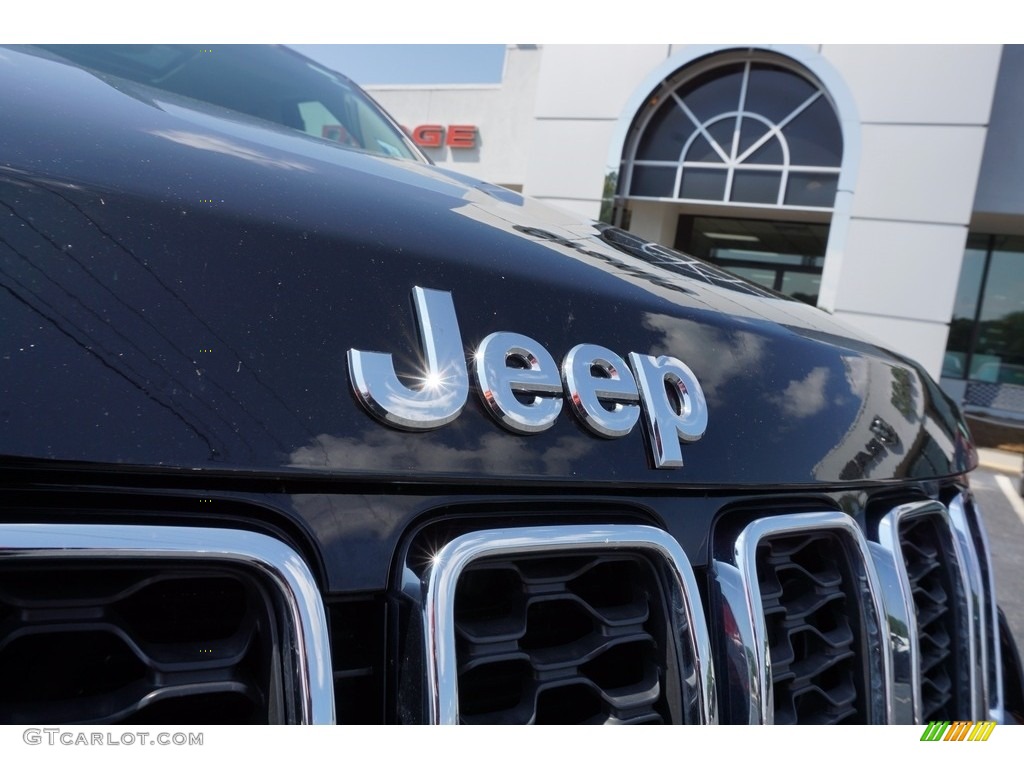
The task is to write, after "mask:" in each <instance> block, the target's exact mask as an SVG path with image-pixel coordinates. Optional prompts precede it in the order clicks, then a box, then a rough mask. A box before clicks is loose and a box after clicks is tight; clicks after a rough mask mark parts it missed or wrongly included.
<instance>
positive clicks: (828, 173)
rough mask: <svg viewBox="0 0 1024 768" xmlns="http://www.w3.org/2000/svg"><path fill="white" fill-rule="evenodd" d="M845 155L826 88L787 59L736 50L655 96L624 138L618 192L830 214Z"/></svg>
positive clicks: (676, 80) (688, 72) (637, 196)
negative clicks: (823, 88)
mask: <svg viewBox="0 0 1024 768" xmlns="http://www.w3.org/2000/svg"><path fill="white" fill-rule="evenodd" d="M842 155H843V138H842V131H841V130H840V127H839V121H838V119H837V118H836V113H835V110H834V109H833V107H832V104H831V103H830V101H829V99H828V97H827V95H826V94H825V92H824V91H823V90H822V88H821V87H820V86H819V85H817V84H816V83H815V82H813V81H812V80H811V79H810V78H809V77H807V76H805V75H803V74H801V73H799V72H798V71H797V70H796V69H795V68H794V67H793V66H792V65H789V64H788V62H787V61H786V60H784V59H782V57H777V56H772V55H770V54H743V55H739V56H738V55H737V54H729V55H728V57H727V58H726V59H725V60H723V59H717V60H715V61H714V62H711V63H710V64H709V63H708V62H707V61H705V62H704V64H703V65H698V66H697V67H694V68H689V69H687V70H684V71H683V72H681V73H679V74H678V75H677V76H676V77H675V78H673V79H671V80H669V81H666V82H665V83H663V85H662V87H661V88H660V89H659V90H657V91H655V92H654V93H652V94H651V97H650V99H649V101H648V103H647V106H646V108H645V109H643V110H641V112H640V114H639V115H638V116H637V119H636V120H635V121H634V124H633V127H632V129H631V135H630V138H629V139H628V142H627V152H626V156H625V158H624V163H623V168H622V173H621V175H620V178H621V182H622V183H621V187H620V195H621V196H622V197H626V198H634V199H654V200H682V201H693V202H702V203H715V204H717V205H722V204H724V205H740V206H744V207H751V206H753V207H772V208H794V209H803V210H816V211H823V210H824V211H828V210H831V209H832V206H833V203H834V201H835V194H836V185H837V181H838V179H839V170H840V164H841V162H842Z"/></svg>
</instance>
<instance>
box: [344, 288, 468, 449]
mask: <svg viewBox="0 0 1024 768" xmlns="http://www.w3.org/2000/svg"><path fill="white" fill-rule="evenodd" d="M412 298H413V305H414V308H415V310H416V323H417V327H418V328H419V337H420V352H421V353H422V361H423V370H422V371H421V372H420V379H419V381H418V383H417V385H416V386H415V387H407V386H406V385H405V384H403V383H402V381H401V380H400V379H399V378H398V375H397V374H396V373H395V362H394V358H393V356H392V355H391V353H390V352H366V351H363V350H359V349H355V348H353V349H350V350H349V351H348V375H349V382H350V383H351V385H352V391H353V392H354V393H355V395H356V399H357V400H358V401H359V403H360V404H361V405H362V406H363V407H364V408H365V409H366V410H367V411H369V413H370V414H371V415H372V416H373V417H374V418H376V419H378V420H380V421H381V422H383V423H384V424H388V425H390V426H392V427H396V428H398V429H408V430H426V429H436V428H437V427H441V426H444V425H445V424H448V423H450V422H452V421H454V420H455V419H456V418H458V416H459V414H460V413H462V409H463V408H464V407H465V406H466V398H467V397H468V396H469V374H468V372H467V369H466V356H465V352H463V349H462V334H461V332H460V331H459V321H458V318H457V317H456V316H455V302H454V301H453V300H452V295H451V293H449V292H448V291H437V290H434V289H432V288H420V287H419V286H418V285H417V286H414V287H413V289H412Z"/></svg>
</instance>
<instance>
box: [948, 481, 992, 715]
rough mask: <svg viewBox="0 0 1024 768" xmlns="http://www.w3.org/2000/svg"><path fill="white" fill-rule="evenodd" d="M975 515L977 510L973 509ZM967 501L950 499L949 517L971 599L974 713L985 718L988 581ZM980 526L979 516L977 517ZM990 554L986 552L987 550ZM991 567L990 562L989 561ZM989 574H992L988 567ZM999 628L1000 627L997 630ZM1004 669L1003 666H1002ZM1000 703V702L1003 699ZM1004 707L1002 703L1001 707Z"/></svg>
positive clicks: (971, 675)
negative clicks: (982, 570)
mask: <svg viewBox="0 0 1024 768" xmlns="http://www.w3.org/2000/svg"><path fill="white" fill-rule="evenodd" d="M974 513H975V515H976V514H977V513H976V511H974ZM967 515H968V513H967V504H965V501H964V496H963V494H959V495H958V496H956V497H955V498H954V499H953V500H952V501H950V503H949V521H950V523H951V524H952V528H953V531H954V532H955V534H956V535H955V536H954V538H953V541H954V543H955V544H956V545H957V547H958V550H959V553H960V557H961V562H960V570H961V573H962V575H963V580H964V584H965V586H966V587H968V588H967V589H966V592H967V599H968V602H969V604H968V614H969V616H970V617H971V618H970V623H971V627H970V631H969V633H968V636H969V643H970V654H971V655H970V673H971V674H970V679H971V717H972V718H973V719H975V720H982V719H984V718H986V717H988V714H989V708H990V702H989V690H988V663H989V662H988V648H987V645H988V643H987V641H986V638H987V625H988V623H989V622H988V621H986V616H985V614H986V613H987V611H986V610H985V606H986V602H987V601H986V599H985V585H984V584H983V583H982V580H981V564H980V562H979V560H978V553H977V551H976V550H975V547H974V537H973V536H972V535H971V526H970V523H969V521H968V519H967ZM976 522H977V524H978V527H979V530H982V531H983V530H984V529H983V528H982V526H981V520H980V518H979V519H977V521H976ZM986 556H987V553H986ZM989 567H990V568H991V563H989ZM989 576H990V578H991V577H992V576H993V573H992V571H991V570H989ZM990 618H991V620H992V622H993V626H995V627H998V626H999V624H998V622H996V621H995V616H994V615H993V614H990ZM996 631H998V630H996ZM995 647H996V654H997V656H998V654H999V650H998V649H999V643H998V641H997V642H996V643H995ZM1000 671H1001V670H1000ZM1000 704H1001V702H1000ZM1000 709H1001V707H1000Z"/></svg>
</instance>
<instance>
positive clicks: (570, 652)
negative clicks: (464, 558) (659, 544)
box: [455, 555, 678, 723]
mask: <svg viewBox="0 0 1024 768" xmlns="http://www.w3.org/2000/svg"><path fill="white" fill-rule="evenodd" d="M664 610H665V600H664V598H663V596H662V594H661V589H660V587H659V585H658V582H657V580H656V578H655V575H654V572H653V571H652V569H651V567H650V565H649V564H648V563H647V562H646V561H644V560H643V559H641V558H627V557H621V556H602V555H591V556H576V557H573V556H554V557H551V556H547V557H540V558H529V557H526V558H511V559H510V558H503V559H497V560H491V561H489V562H481V563H476V564H474V565H472V566H470V567H469V568H467V569H466V570H465V571H464V572H463V574H462V577H461V578H460V579H459V584H458V588H457V590H456V594H455V634H456V641H455V642H456V659H457V662H458V690H459V714H460V718H461V720H462V721H463V722H466V723H474V722H488V723H495V722H497V723H566V722H568V723H608V722H615V723H651V722H655V723H657V722H665V721H666V720H670V719H671V718H670V715H669V711H668V710H669V707H668V700H669V697H667V696H666V688H671V687H672V686H671V685H668V683H667V682H666V680H665V679H664V678H665V672H666V671H667V670H668V669H670V667H669V666H668V664H667V663H666V662H667V653H666V649H665V647H664V639H665V637H666V634H665V625H666V617H665V613H664ZM676 687H678V686H676Z"/></svg>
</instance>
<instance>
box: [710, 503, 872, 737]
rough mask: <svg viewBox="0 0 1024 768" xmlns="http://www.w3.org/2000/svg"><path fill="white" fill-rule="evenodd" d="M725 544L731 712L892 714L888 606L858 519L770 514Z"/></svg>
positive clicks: (749, 715)
mask: <svg viewBox="0 0 1024 768" xmlns="http://www.w3.org/2000/svg"><path fill="white" fill-rule="evenodd" d="M730 550H731V551H730ZM717 551H718V552H719V559H717V560H715V562H714V564H713V576H714V583H715V586H716V590H715V592H714V603H715V605H716V607H717V615H718V623H719V633H718V634H719V638H720V639H719V646H718V648H719V663H720V666H721V668H722V669H723V670H724V671H725V678H724V679H723V692H724V696H725V702H724V704H725V707H726V708H727V709H726V711H727V712H728V713H729V716H730V721H732V722H747V723H780V724H781V723H788V724H795V723H801V724H802V723H813V724H839V723H881V722H887V721H888V719H889V715H890V709H889V692H890V690H891V681H892V677H891V669H890V654H889V636H888V633H887V632H885V631H883V627H884V626H885V618H886V614H885V609H884V605H883V603H882V597H881V587H880V585H879V583H878V577H877V574H876V572H875V569H874V565H873V563H872V558H871V555H870V552H869V550H868V544H867V541H866V540H865V539H864V536H863V534H862V533H861V531H860V529H859V528H858V527H857V524H856V523H855V522H854V521H853V519H852V518H850V517H849V516H847V515H845V514H843V513H841V512H806V513H795V514H789V515H779V516H777V517H768V518H762V519H758V520H755V521H754V522H751V523H749V524H747V525H746V526H745V527H744V528H743V530H742V531H741V532H740V533H739V534H738V535H737V536H736V538H735V539H734V540H733V541H732V542H731V544H730V543H729V542H722V543H720V544H719V545H718V546H717Z"/></svg>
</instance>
